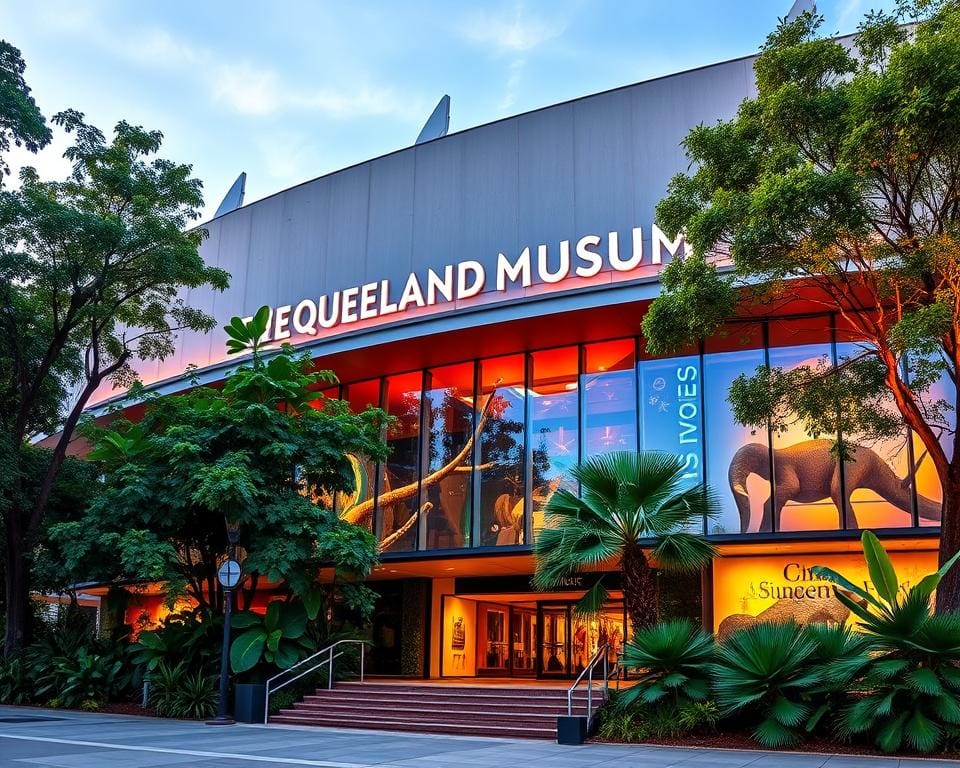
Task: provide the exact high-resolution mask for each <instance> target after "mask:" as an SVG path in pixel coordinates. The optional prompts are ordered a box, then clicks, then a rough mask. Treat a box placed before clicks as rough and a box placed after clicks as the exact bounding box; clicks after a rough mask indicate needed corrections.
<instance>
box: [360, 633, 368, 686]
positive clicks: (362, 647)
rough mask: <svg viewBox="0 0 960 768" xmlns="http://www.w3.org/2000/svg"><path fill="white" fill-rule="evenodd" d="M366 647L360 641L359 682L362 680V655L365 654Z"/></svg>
mask: <svg viewBox="0 0 960 768" xmlns="http://www.w3.org/2000/svg"><path fill="white" fill-rule="evenodd" d="M366 653H367V648H366V646H365V645H364V644H363V643H360V682H361V683H362V682H363V657H364V656H366Z"/></svg>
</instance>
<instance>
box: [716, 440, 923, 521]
mask: <svg viewBox="0 0 960 768" xmlns="http://www.w3.org/2000/svg"><path fill="white" fill-rule="evenodd" d="M832 445H833V443H832V442H831V441H830V440H806V441H804V442H801V443H796V444H795V445H790V446H787V447H786V448H778V449H776V450H774V451H773V461H774V464H775V466H776V468H777V470H776V474H777V484H776V489H775V493H774V496H775V499H774V498H770V499H767V501H766V502H764V505H763V517H762V518H761V520H760V530H761V531H770V530H773V525H774V524H776V526H777V527H778V528H779V527H780V516H781V515H782V514H783V508H784V506H785V505H786V503H787V502H788V501H793V502H800V503H811V502H816V501H821V500H823V499H832V500H833V503H834V504H835V505H836V507H837V513H838V515H840V525H841V527H843V514H844V512H843V510H844V509H846V510H847V514H849V516H850V518H849V519H848V522H849V523H851V525H850V527H852V528H859V527H860V525H859V523H858V522H857V516H856V513H855V512H854V509H853V503H852V500H851V498H850V497H851V496H852V495H853V492H854V491H856V490H857V489H858V488H866V489H869V490H871V491H873V492H874V493H876V494H877V495H878V496H880V497H881V498H882V499H884V500H886V501H888V502H889V503H890V504H892V505H893V506H895V507H897V508H898V509H901V510H903V511H904V512H906V513H907V514H909V513H910V512H911V507H912V500H911V494H910V480H911V478H910V476H909V475H907V477H905V478H903V479H901V478H899V477H897V475H896V474H895V473H894V471H893V470H892V469H890V467H889V466H887V463H886V462H885V461H884V460H883V459H882V458H881V457H880V456H879V455H877V453H876V452H875V451H873V450H871V449H870V448H866V447H864V446H862V445H853V446H850V458H849V459H847V460H846V461H845V462H844V465H843V474H844V478H843V480H844V484H845V485H846V499H844V498H843V497H842V490H841V483H840V462H838V461H837V457H836V456H835V455H834V454H833V453H831V451H830V449H831V447H832ZM921 460H922V457H921ZM750 475H758V476H759V477H761V478H762V479H764V480H767V481H768V482H769V480H770V449H769V448H767V446H765V445H762V444H760V443H748V444H747V445H745V446H743V447H742V448H741V449H740V450H738V451H737V452H736V453H735V454H734V455H733V458H732V459H731V460H730V468H729V470H728V473H727V477H728V479H729V481H730V490H731V491H732V492H733V498H734V499H735V500H736V503H737V510H738V511H739V512H740V532H741V533H745V532H746V531H747V530H748V529H749V528H750V497H749V494H748V493H747V478H748V477H749V476H750ZM774 501H775V503H776V508H774ZM844 502H846V503H844ZM917 507H918V511H919V513H920V517H921V518H923V519H924V520H934V521H939V520H940V504H939V503H937V502H936V501H933V499H928V498H927V497H926V496H921V495H920V494H917Z"/></svg>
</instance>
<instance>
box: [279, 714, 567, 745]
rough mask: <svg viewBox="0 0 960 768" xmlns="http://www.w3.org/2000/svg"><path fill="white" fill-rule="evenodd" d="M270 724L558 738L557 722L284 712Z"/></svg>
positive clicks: (503, 736) (462, 734)
mask: <svg viewBox="0 0 960 768" xmlns="http://www.w3.org/2000/svg"><path fill="white" fill-rule="evenodd" d="M270 722H271V723H282V724H286V725H312V726H317V727H326V728H367V729H372V730H383V731H413V732H417V733H443V734H455V735H460V736H488V737H489V736H492V737H501V738H505V737H513V738H540V739H553V738H556V735H557V728H556V724H554V725H552V726H550V727H546V726H544V727H519V726H517V725H515V724H514V725H505V726H502V727H496V726H493V727H492V726H489V725H484V724H476V723H452V722H436V721H431V722H426V723H424V722H420V721H415V720H389V721H369V722H367V721H363V722H361V721H358V720H356V719H354V718H343V719H338V718H324V719H323V720H318V719H317V718H315V717H303V716H300V715H292V714H286V713H284V712H281V714H279V715H273V716H271V717H270Z"/></svg>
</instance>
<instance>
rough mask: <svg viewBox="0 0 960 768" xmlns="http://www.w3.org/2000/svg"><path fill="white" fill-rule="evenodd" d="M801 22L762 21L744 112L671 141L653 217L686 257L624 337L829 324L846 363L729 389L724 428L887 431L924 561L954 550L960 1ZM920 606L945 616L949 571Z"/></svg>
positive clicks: (958, 585) (668, 337)
mask: <svg viewBox="0 0 960 768" xmlns="http://www.w3.org/2000/svg"><path fill="white" fill-rule="evenodd" d="M903 22H915V26H910V25H904V24H903ZM821 23H822V18H821V17H820V16H817V15H815V14H811V13H805V14H801V15H800V16H799V17H798V18H797V19H795V20H794V21H783V22H781V23H780V25H779V26H778V27H777V29H776V30H775V31H774V32H773V33H772V34H770V36H769V37H768V38H767V40H766V43H765V44H764V46H763V48H762V50H761V52H760V55H759V56H758V58H757V59H756V62H755V65H754V71H755V74H756V86H757V95H756V97H755V98H751V99H747V100H745V101H744V102H743V103H742V104H741V106H740V108H739V111H738V112H737V115H736V117H734V118H733V119H732V120H728V121H722V122H720V123H718V124H716V125H700V126H698V127H697V128H694V129H693V130H692V131H690V133H689V134H688V135H687V137H686V139H685V140H684V147H685V148H686V151H687V154H688V156H689V157H690V160H691V165H692V170H691V172H690V173H687V174H680V175H678V176H676V177H675V178H674V179H673V180H672V181H671V183H670V186H669V193H668V195H667V197H666V198H665V199H663V200H662V201H661V202H660V204H659V205H658V206H657V218H658V220H659V222H660V225H661V226H662V227H663V228H664V230H665V231H667V232H670V233H672V234H674V235H676V234H677V233H679V232H681V231H682V232H684V233H685V237H686V240H687V242H688V243H689V244H690V245H691V246H692V248H693V253H692V255H689V256H687V257H686V258H681V259H677V260H675V261H674V262H673V263H672V264H670V265H669V266H668V267H667V268H666V269H665V270H664V273H663V290H662V294H661V296H660V297H659V298H658V299H656V300H655V301H654V302H653V304H652V306H651V307H650V311H649V312H648V313H647V315H646V317H645V318H644V322H643V330H644V334H645V335H646V336H647V339H648V343H649V347H650V349H651V350H652V351H654V352H658V353H663V352H669V351H671V350H673V349H676V348H678V347H679V346H680V345H681V344H683V343H685V342H689V341H690V340H692V339H696V338H705V337H708V336H710V335H713V334H715V333H717V332H718V331H720V330H721V329H722V327H723V324H724V323H725V322H727V321H728V320H729V319H730V318H731V317H732V316H733V315H734V314H736V313H737V312H738V311H741V312H742V313H745V314H749V313H750V312H751V311H752V310H755V309H758V308H759V309H761V310H762V311H763V312H766V313H771V312H772V313H777V312H781V311H785V312H789V310H790V306H791V304H792V303H794V302H795V300H796V297H797V294H798V291H801V290H802V295H803V298H804V300H805V301H806V302H807V305H808V306H813V307H817V308H819V309H820V310H822V311H824V312H833V313H836V314H837V316H838V318H839V323H840V324H841V325H842V326H843V327H844V329H846V331H848V332H849V333H850V334H851V336H852V337H853V338H856V339H859V340H860V341H859V343H858V347H859V349H858V351H857V352H856V353H855V354H853V355H852V356H850V357H849V358H848V359H846V360H844V361H843V362H842V364H840V365H838V366H836V367H832V366H819V367H801V368H800V369H798V370H795V371H791V372H788V373H785V372H783V371H780V370H769V371H768V370H763V369H761V370H759V371H758V372H757V374H756V375H755V376H753V377H742V378H741V379H740V380H738V381H737V382H736V384H735V386H734V387H733V388H732V390H731V393H730V399H731V401H732V403H733V406H734V413H735V415H736V418H737V420H738V421H740V422H741V423H743V424H745V425H752V426H757V427H763V428H766V426H767V424H768V421H769V422H770V423H771V424H772V426H773V427H774V429H781V428H783V427H785V426H786V425H787V423H788V422H789V421H791V420H795V419H799V420H800V421H801V422H802V423H803V424H804V425H805V427H806V429H807V431H808V432H809V433H810V434H811V435H814V436H816V435H820V434H831V435H833V434H839V435H841V436H844V437H847V438H849V437H853V436H864V437H867V438H874V439H879V438H885V437H891V436H894V435H897V436H899V435H901V434H902V432H903V423H904V422H906V424H907V425H908V426H909V427H910V429H911V430H912V431H913V434H915V435H916V436H917V437H918V438H919V439H920V441H922V443H923V448H924V451H925V452H926V455H927V456H929V459H930V461H931V462H932V463H933V465H934V467H935V468H936V471H937V475H938V476H939V479H940V482H941V483H942V485H943V495H944V506H943V514H942V528H941V534H942V535H941V540H940V561H941V563H943V562H946V561H947V560H948V559H949V558H950V556H951V555H952V554H953V553H954V552H956V551H957V550H958V549H960V450H958V446H957V432H956V429H955V426H954V422H953V420H951V419H950V418H949V416H950V412H951V411H952V412H953V414H954V416H955V414H956V410H957V395H956V390H955V389H954V394H953V395H951V396H950V398H949V402H947V401H945V400H941V399H940V398H938V397H937V396H935V395H934V390H933V385H934V384H935V383H936V382H937V381H938V380H940V379H941V378H942V379H945V380H947V381H948V382H951V383H954V384H955V382H956V377H957V370H958V363H960V310H958V309H957V307H958V306H960V197H958V194H957V190H958V189H960V2H958V0H912V1H911V0H902V1H901V2H900V3H899V4H898V6H897V9H896V10H895V11H893V12H891V13H882V12H881V13H873V12H871V13H870V14H868V15H867V16H866V17H865V19H864V21H863V22H862V24H861V25H860V27H859V31H858V34H857V35H856V36H855V38H854V40H853V44H852V46H850V45H847V44H846V43H845V42H844V41H841V40H834V39H827V38H824V37H821V36H820V34H819V29H820V26H821ZM837 447H838V453H839V454H840V455H843V450H844V446H843V443H842V441H841V442H839V443H838V445H837ZM937 605H938V608H957V607H960V571H953V572H951V573H950V574H948V575H947V577H946V578H945V579H944V581H943V583H942V584H941V586H940V589H939V591H938V595H937Z"/></svg>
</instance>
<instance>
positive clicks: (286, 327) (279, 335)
mask: <svg viewBox="0 0 960 768" xmlns="http://www.w3.org/2000/svg"><path fill="white" fill-rule="evenodd" d="M273 317H274V320H275V321H276V322H275V323H274V326H273V338H274V339H276V340H277V341H279V340H280V339H289V338H290V305H289V304H284V305H283V306H282V307H277V311H276V312H274V314H273Z"/></svg>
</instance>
